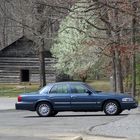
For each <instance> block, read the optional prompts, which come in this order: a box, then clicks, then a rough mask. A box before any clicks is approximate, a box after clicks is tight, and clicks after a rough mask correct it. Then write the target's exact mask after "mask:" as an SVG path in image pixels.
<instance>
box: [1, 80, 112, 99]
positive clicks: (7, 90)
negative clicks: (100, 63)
mask: <svg viewBox="0 0 140 140" xmlns="http://www.w3.org/2000/svg"><path fill="white" fill-rule="evenodd" d="M87 83H88V84H89V85H91V86H92V87H93V88H94V89H96V90H103V91H108V90H110V87H109V82H107V81H88V82H87ZM38 89H39V85H38V84H32V85H29V84H21V85H18V84H0V97H2V96H8V97H17V95H19V94H21V93H25V92H32V91H37V90H38Z"/></svg>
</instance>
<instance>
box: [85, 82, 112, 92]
mask: <svg viewBox="0 0 140 140" xmlns="http://www.w3.org/2000/svg"><path fill="white" fill-rule="evenodd" d="M87 83H88V84H89V85H90V86H91V87H93V88H94V89H95V90H101V91H110V89H111V87H110V82H109V81H99V80H98V81H97V80H95V81H87Z"/></svg>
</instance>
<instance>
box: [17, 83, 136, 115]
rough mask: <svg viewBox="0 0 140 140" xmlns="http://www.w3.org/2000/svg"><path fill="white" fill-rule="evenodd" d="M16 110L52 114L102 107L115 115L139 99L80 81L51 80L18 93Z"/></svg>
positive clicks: (134, 104)
mask: <svg viewBox="0 0 140 140" xmlns="http://www.w3.org/2000/svg"><path fill="white" fill-rule="evenodd" d="M15 106H16V109H17V110H30V111H36V112H37V113H38V115H39V116H41V117H48V116H54V115H56V114H57V113H58V112H60V111H104V112H105V114H106V115H118V114H120V113H121V112H122V111H123V110H126V109H127V110H130V109H133V108H136V107H137V106H138V103H137V102H136V101H135V99H134V98H132V97H131V96H129V95H126V94H118V93H104V92H97V91H95V90H93V89H92V88H91V87H90V86H88V85H87V84H85V83H82V82H59V83H51V84H48V85H47V86H45V87H44V88H42V89H41V90H39V91H38V92H35V93H29V94H23V95H19V96H18V102H17V103H16V104H15Z"/></svg>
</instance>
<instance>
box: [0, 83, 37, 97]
mask: <svg viewBox="0 0 140 140" xmlns="http://www.w3.org/2000/svg"><path fill="white" fill-rule="evenodd" d="M38 89H39V85H37V84H33V85H29V84H21V85H18V84H0V97H4V96H7V97H17V96H18V95H19V94H21V93H25V92H32V91H37V90H38Z"/></svg>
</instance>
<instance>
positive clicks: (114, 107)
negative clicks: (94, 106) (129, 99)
mask: <svg viewBox="0 0 140 140" xmlns="http://www.w3.org/2000/svg"><path fill="white" fill-rule="evenodd" d="M103 110H104V112H105V114H106V115H119V114H120V113H121V109H120V106H119V104H118V103H117V102H116V101H111V100H110V101H107V102H105V104H104V107H103Z"/></svg>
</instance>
